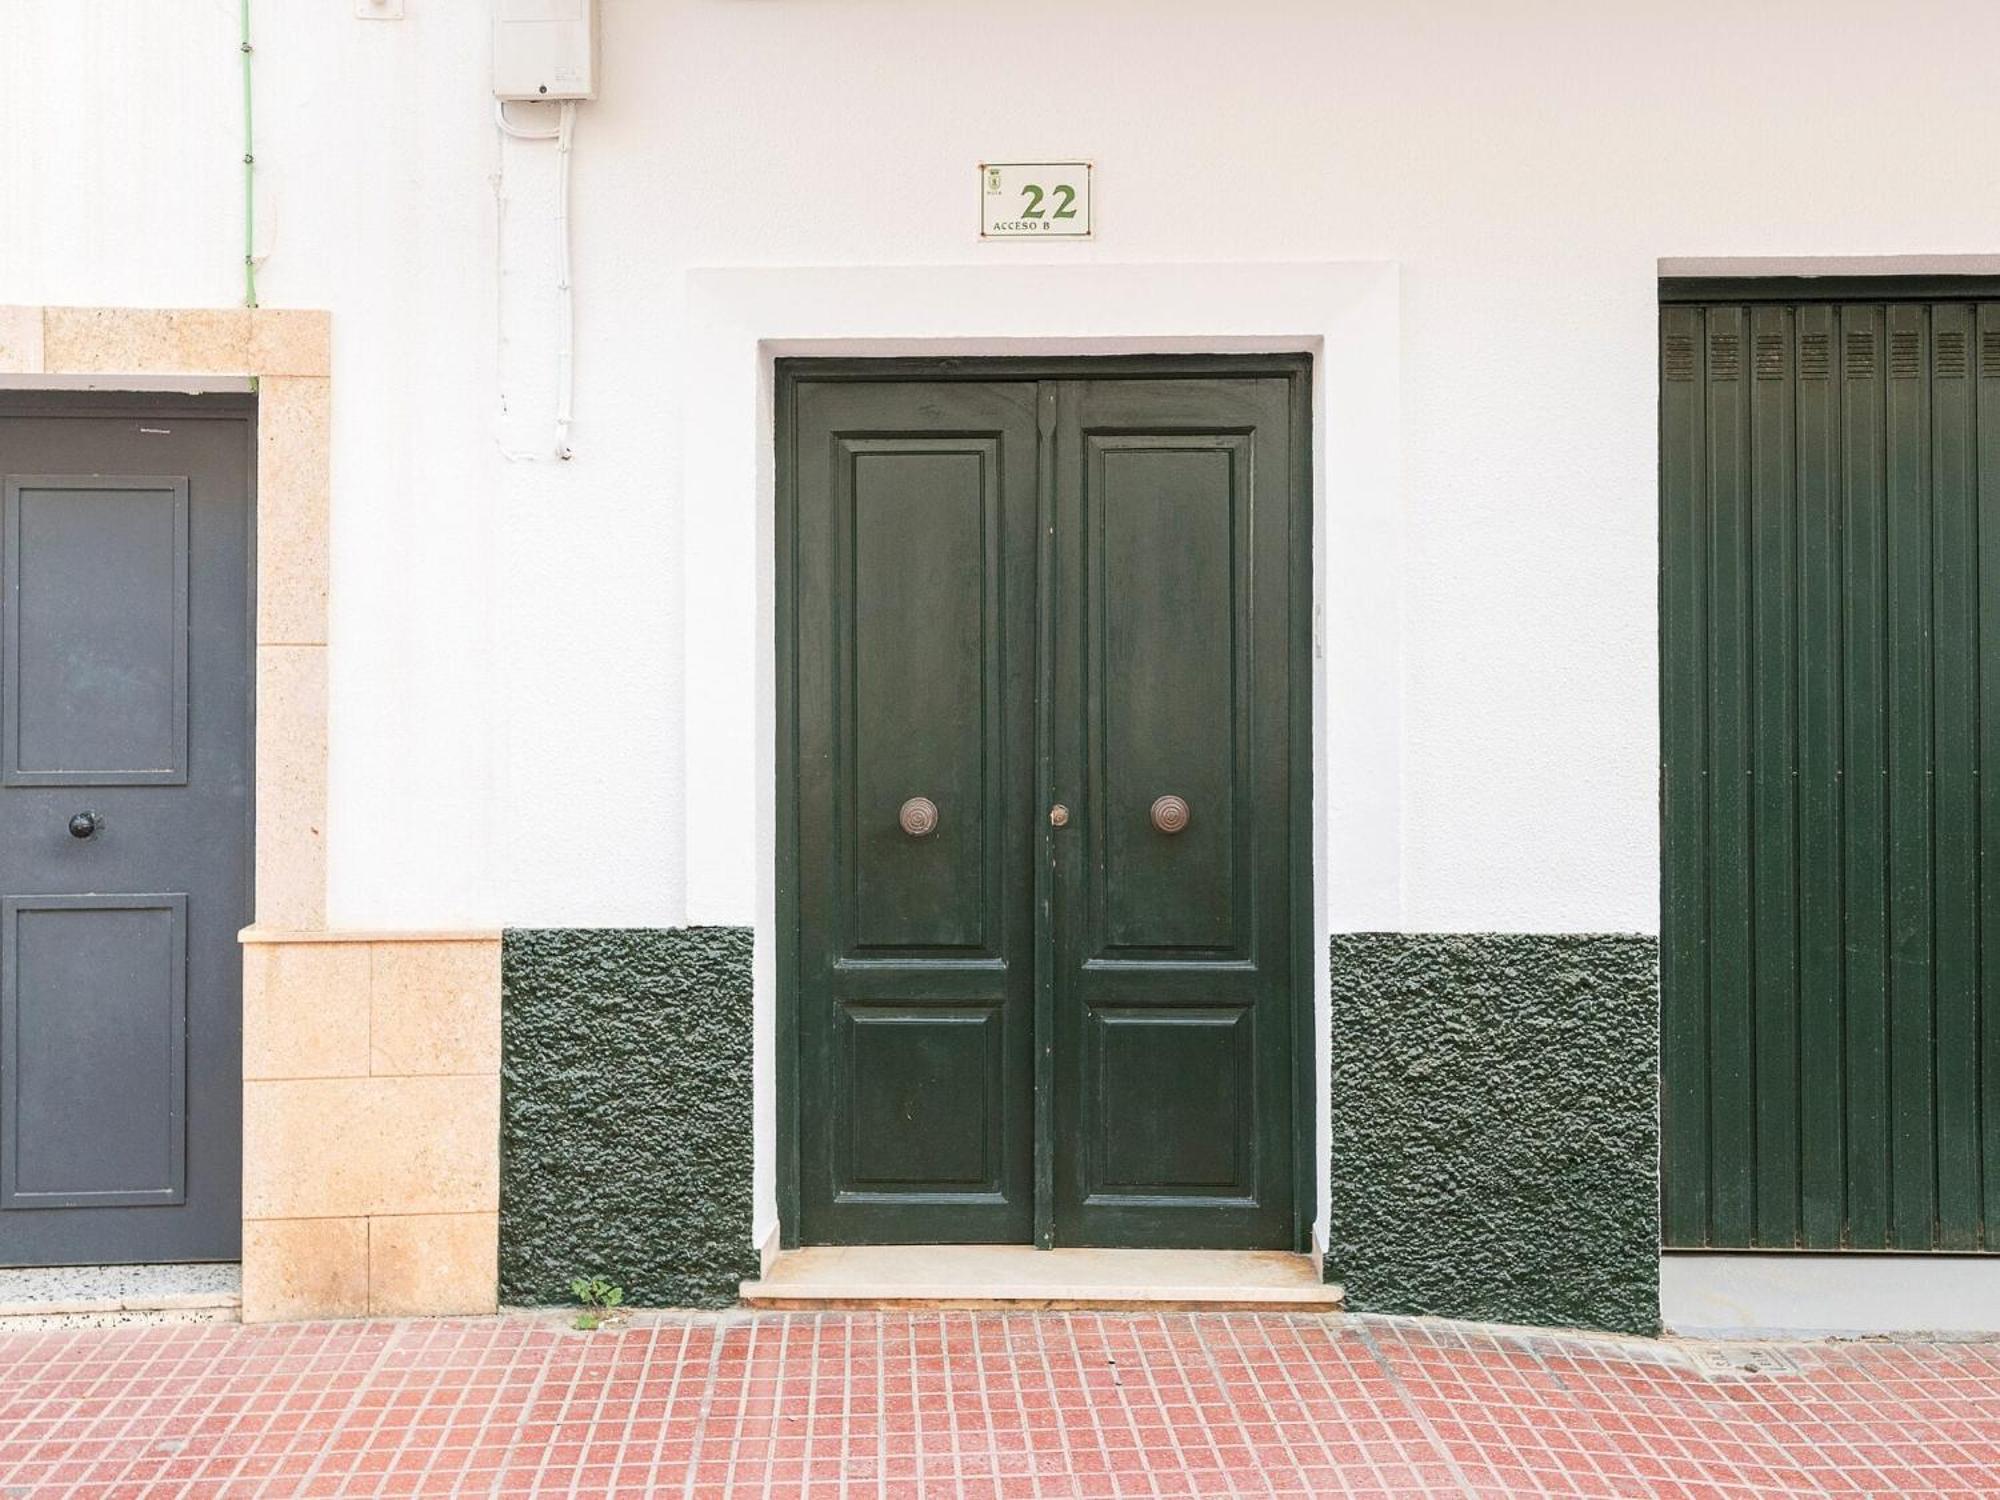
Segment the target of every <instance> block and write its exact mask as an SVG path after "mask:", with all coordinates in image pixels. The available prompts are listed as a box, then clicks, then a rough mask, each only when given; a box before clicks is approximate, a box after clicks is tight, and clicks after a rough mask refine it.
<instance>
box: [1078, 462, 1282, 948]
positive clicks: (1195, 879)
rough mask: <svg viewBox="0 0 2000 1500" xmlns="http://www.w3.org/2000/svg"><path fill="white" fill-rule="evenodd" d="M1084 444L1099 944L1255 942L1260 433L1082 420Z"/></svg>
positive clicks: (1094, 930) (1095, 936)
mask: <svg viewBox="0 0 2000 1500" xmlns="http://www.w3.org/2000/svg"><path fill="white" fill-rule="evenodd" d="M1082 445H1083V462H1084V489H1083V499H1084V514H1083V515H1082V517H1081V518H1080V520H1081V522H1082V525H1083V527H1084V530H1085V533H1086V537H1087V542H1086V545H1087V547H1088V561H1087V564H1086V565H1087V567H1088V568H1089V571H1090V579H1089V581H1090V587H1089V590H1088V600H1089V616H1088V618H1087V619H1086V621H1085V625H1084V628H1085V632H1086V640H1087V654H1088V660H1089V678H1088V683H1087V687H1086V691H1087V692H1088V694H1089V705H1088V713H1087V715H1086V720H1085V722H1086V723H1087V725H1088V733H1089V754H1090V761H1089V780H1090V785H1091V790H1092V795H1091V798H1090V806H1091V829H1092V832H1093V833H1094V834H1095V836H1096V839H1097V841H1098V844H1099V847H1101V849H1102V850H1103V859H1102V865H1101V868H1100V869H1099V870H1098V871H1097V872H1096V873H1097V874H1098V877H1099V878H1097V879H1096V880H1094V881H1093V883H1092V894H1093V896H1094V898H1095V899H1094V900H1093V903H1092V910H1091V943H1090V948H1091V953H1092V956H1093V957H1097V958H1106V957H1114V956H1116V957H1146V956H1160V957H1165V956H1169V955H1175V954H1195V953H1200V954H1208V955H1214V954H1224V953H1227V954H1234V955H1237V956H1242V955H1243V954H1244V952H1245V950H1246V949H1247V946H1248V937H1249V934H1248V933H1247V932H1246V931H1245V930H1244V925H1243V922H1242V920H1241V919H1242V915H1243V913H1242V911H1241V905H1242V903H1241V900H1240V897H1241V894H1242V891H1241V881H1240V880H1239V871H1238V868H1237V865H1238V859H1237V856H1238V854H1239V853H1240V850H1239V847H1238V841H1237V838H1236V830H1237V827H1238V824H1239V821H1240V820H1239V817H1238V808H1239V804H1240V803H1241V802H1242V800H1243V795H1244V793H1245V792H1246V791H1247V790H1248V788H1247V787H1245V786H1244V785H1243V784H1242V782H1241V780H1240V778H1239V774H1238V773H1239V770H1240V769H1241V768H1242V765H1243V761H1244V753H1243V752H1245V751H1246V750H1247V749H1248V745H1247V743H1246V741H1247V738H1248V734H1249V728H1250V725H1249V721H1248V715H1247V713H1246V712H1245V710H1246V709H1247V708H1248V706H1249V705H1248V702H1247V698H1246V694H1247V692H1248V689H1249V685H1250V672H1249V661H1248V653H1249V648H1250V641H1249V638H1248V634H1247V632H1246V631H1245V629H1244V628H1243V627H1244V625H1245V624H1246V623H1247V616H1248V608H1249V603H1250V586H1249V585H1250V578H1249V547H1248V543H1249V513H1250V473H1249V468H1250V462H1249V460H1250V442H1249V438H1248V437H1247V436H1246V435H1244V434H1240V433H1178V432H1169V433H1153V434H1143V433H1139V434H1135V433H1086V434H1083V435H1082ZM1163 798H1178V799H1179V804H1180V805H1179V806H1178V807H1176V806H1173V805H1171V804H1163V803H1162V801H1161V799H1163ZM1156 807H1157V808H1158V815H1157V816H1158V818H1159V820H1161V821H1164V822H1166V823H1168V824H1178V826H1177V827H1176V828H1175V830H1174V832H1172V833H1171V834H1163V833H1162V831H1161V828H1160V827H1159V826H1157V825H1156V814H1155V809H1156Z"/></svg>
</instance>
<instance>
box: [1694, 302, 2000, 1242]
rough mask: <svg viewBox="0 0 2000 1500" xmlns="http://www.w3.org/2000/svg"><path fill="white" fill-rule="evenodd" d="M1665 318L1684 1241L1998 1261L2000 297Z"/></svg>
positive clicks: (1774, 307)
mask: <svg viewBox="0 0 2000 1500" xmlns="http://www.w3.org/2000/svg"><path fill="white" fill-rule="evenodd" d="M1660 318H1661V321H1660V353H1661V368H1660V374H1661V381H1660V393H1661V394H1660V420H1661V487H1660V493H1661V537H1660V540H1661V579H1660V590H1661V594H1660V618H1661V719H1662V723H1661V730H1662V756H1663V765H1662V786H1661V797H1662V821H1663V869H1662V880H1663V888H1664V889H1663V910H1662V944H1661V966H1662V985H1663V1027H1664V1057H1665V1064H1664V1066H1665V1077H1664V1080H1663V1097H1662V1112H1663V1130H1664V1140H1665V1158H1666V1159H1665V1162H1664V1205H1663V1217H1664V1239H1665V1243H1666V1245H1667V1246H1668V1247H1669V1248H1698V1247H1711V1248H1721V1249H1736V1248H1753V1247H1754V1248H1766V1249H1794V1248H1807V1249H1856V1250H1882V1249H1897V1250H1958V1251H1963V1250H1984V1249H2000V771H1995V772H1993V773H1991V774H1988V775H1986V776H1985V777H1984V778H1982V776H1981V767H1982V765H1984V766H1985V767H1988V768H2000V301H1994V302H1987V301H1972V300H1943V299H1932V300H1926V301H1914V300H1910V301H1905V300H1894V299H1889V298H1877V299H1876V300H1868V301H1860V300H1856V301H1848V302H1840V301H1825V300H1817V299H1813V300H1808V299H1806V298H1803V297H1802V298H1800V299H1799V300H1793V301H1749V300H1737V301H1727V302H1725V301H1721V300H1712V301H1707V302H1695V303H1680V302H1670V303H1669V304H1668V305H1665V306H1663V307H1662V309H1661V315H1660ZM1989 955H1990V958H1989V957H1988V956H1989Z"/></svg>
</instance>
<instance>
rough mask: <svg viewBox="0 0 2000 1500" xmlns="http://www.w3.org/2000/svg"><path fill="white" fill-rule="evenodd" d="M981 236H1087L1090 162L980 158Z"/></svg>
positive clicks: (997, 238)
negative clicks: (987, 159) (984, 160)
mask: <svg viewBox="0 0 2000 1500" xmlns="http://www.w3.org/2000/svg"><path fill="white" fill-rule="evenodd" d="M979 237H980V238H981V239H982V240H1058V239H1061V240H1087V239H1089V238H1090V163H1089V162H1087V161H1042V162H982V163H981V164H980V167H979Z"/></svg>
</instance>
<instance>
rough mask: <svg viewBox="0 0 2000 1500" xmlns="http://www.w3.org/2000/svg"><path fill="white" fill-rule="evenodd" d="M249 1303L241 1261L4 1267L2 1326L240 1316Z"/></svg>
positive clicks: (33, 1328)
mask: <svg viewBox="0 0 2000 1500" xmlns="http://www.w3.org/2000/svg"><path fill="white" fill-rule="evenodd" d="M242 1307H243V1297H242V1274H241V1270H240V1268H239V1267H237V1266H235V1265H222V1264H200V1265H194V1264H182V1265H153V1266H35V1267H25V1268H6V1269H0V1333H33V1332H38V1331H42V1330H46V1329H52V1328H119V1327H125V1326H128V1325H133V1326H145V1325H150V1324H158V1323H234V1322H236V1321H237V1320H238V1318H239V1317H241V1315H242Z"/></svg>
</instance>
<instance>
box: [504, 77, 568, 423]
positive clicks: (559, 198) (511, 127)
mask: <svg viewBox="0 0 2000 1500" xmlns="http://www.w3.org/2000/svg"><path fill="white" fill-rule="evenodd" d="M560 110H561V113H560V114H558V115H557V117H556V119H557V123H556V128H555V129H554V130H523V129H521V128H520V127H519V126H518V125H516V124H514V122H513V121H511V120H509V119H508V118H507V101H506V100H505V99H495V100H494V101H493V118H494V120H495V122H496V123H498V125H499V126H500V131H501V134H503V135H508V136H512V137H513V138H514V139H515V140H517V141H554V142H555V143H556V292H557V294H558V295H557V302H556V457H557V458H569V457H570V456H571V450H570V446H569V426H570V415H571V410H572V406H573V402H574V397H575V387H576V304H575V299H574V297H573V296H572V295H571V290H570V265H569V155H570V140H571V136H572V134H573V133H574V131H575V129H576V104H575V103H574V101H571V100H564V101H563V103H562V105H561V106H560Z"/></svg>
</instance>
